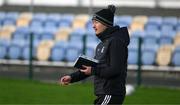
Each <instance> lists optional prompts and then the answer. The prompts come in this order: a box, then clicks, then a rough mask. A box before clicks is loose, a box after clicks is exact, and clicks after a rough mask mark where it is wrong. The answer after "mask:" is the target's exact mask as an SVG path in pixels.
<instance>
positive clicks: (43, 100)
mask: <svg viewBox="0 0 180 105" xmlns="http://www.w3.org/2000/svg"><path fill="white" fill-rule="evenodd" d="M94 99H95V96H94V94H93V86H92V84H90V83H84V84H79V83H78V84H72V85H69V86H60V85H59V84H52V83H42V82H39V81H30V80H17V79H8V78H0V104H92V103H93V100H94ZM128 104H136V105H140V104H143V105H144V104H156V105H159V104H171V105H172V104H180V89H169V88H165V87H162V88H161V87H139V88H137V89H136V91H135V92H134V93H133V94H132V95H130V96H127V97H126V99H125V102H124V105H128Z"/></svg>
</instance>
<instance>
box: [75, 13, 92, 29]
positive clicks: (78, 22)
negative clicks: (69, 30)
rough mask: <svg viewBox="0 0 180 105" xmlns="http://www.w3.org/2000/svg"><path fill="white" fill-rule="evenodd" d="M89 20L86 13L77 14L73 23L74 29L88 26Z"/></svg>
mask: <svg viewBox="0 0 180 105" xmlns="http://www.w3.org/2000/svg"><path fill="white" fill-rule="evenodd" d="M88 20H89V16H88V15H86V14H79V15H76V16H75V18H74V20H73V23H72V27H73V29H76V28H86V23H87V21H88Z"/></svg>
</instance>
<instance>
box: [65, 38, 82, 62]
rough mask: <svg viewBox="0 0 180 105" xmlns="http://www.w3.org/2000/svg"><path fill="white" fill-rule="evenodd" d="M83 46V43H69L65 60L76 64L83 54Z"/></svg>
mask: <svg viewBox="0 0 180 105" xmlns="http://www.w3.org/2000/svg"><path fill="white" fill-rule="evenodd" d="M82 48H83V44H82V42H75V41H74V42H70V43H68V46H67V49H66V54H65V60H66V61H68V62H74V61H75V60H76V58H77V57H78V56H79V55H80V54H82Z"/></svg>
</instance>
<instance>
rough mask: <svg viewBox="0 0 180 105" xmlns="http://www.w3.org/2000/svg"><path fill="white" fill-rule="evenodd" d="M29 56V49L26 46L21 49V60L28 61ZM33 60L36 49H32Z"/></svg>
mask: <svg viewBox="0 0 180 105" xmlns="http://www.w3.org/2000/svg"><path fill="white" fill-rule="evenodd" d="M29 56H30V48H29V46H28V45H26V46H24V47H22V55H21V58H22V59H23V60H29ZM32 57H33V59H34V58H36V48H35V47H34V48H33V54H32Z"/></svg>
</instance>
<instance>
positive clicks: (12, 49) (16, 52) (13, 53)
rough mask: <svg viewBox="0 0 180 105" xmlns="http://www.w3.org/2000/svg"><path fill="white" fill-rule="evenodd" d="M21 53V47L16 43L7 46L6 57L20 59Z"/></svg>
mask: <svg viewBox="0 0 180 105" xmlns="http://www.w3.org/2000/svg"><path fill="white" fill-rule="evenodd" d="M21 55H22V47H21V46H19V45H17V44H11V45H10V46H9V48H8V52H7V57H8V58H9V59H20V57H21Z"/></svg>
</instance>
